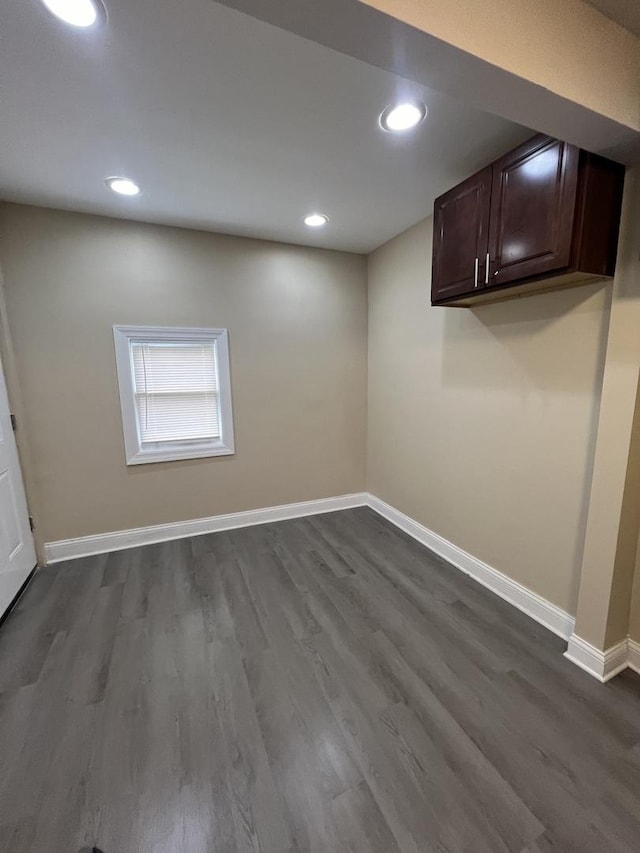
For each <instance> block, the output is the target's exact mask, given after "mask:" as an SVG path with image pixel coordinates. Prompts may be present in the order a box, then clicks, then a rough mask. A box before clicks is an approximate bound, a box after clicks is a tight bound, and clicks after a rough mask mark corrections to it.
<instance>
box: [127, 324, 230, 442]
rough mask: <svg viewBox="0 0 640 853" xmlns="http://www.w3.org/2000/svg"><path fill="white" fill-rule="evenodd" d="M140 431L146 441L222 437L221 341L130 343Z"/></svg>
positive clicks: (187, 440) (200, 440) (202, 439)
mask: <svg viewBox="0 0 640 853" xmlns="http://www.w3.org/2000/svg"><path fill="white" fill-rule="evenodd" d="M130 347H131V366H132V372H133V384H134V396H135V409H136V418H137V422H138V434H139V437H140V443H141V444H142V445H143V446H144V445H149V444H158V443H161V442H176V441H180V442H189V441H193V442H202V441H211V440H215V439H219V438H220V436H221V413H220V389H219V382H218V364H217V353H216V342H215V341H213V340H209V341H166V342H162V341H160V342H153V341H134V340H132V341H131V342H130Z"/></svg>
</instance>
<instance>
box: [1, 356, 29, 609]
mask: <svg viewBox="0 0 640 853" xmlns="http://www.w3.org/2000/svg"><path fill="white" fill-rule="evenodd" d="M35 564H36V549H35V546H34V544H33V536H32V534H31V526H30V524H29V512H28V510H27V499H26V497H25V494H24V485H23V483H22V472H21V471H20V461H19V459H18V448H17V447H16V440H15V438H14V435H13V428H12V425H11V413H10V410H9V398H8V397H7V386H6V384H5V381H4V373H3V371H2V365H1V364H0V616H1V615H2V614H3V613H4V612H5V610H6V609H7V607H8V606H9V605H10V604H11V602H12V601H13V599H14V598H15V595H16V593H17V592H18V590H19V589H20V587H21V586H22V584H23V583H24V582H25V580H26V579H27V577H28V576H29V572H30V571H31V569H33V567H34V566H35Z"/></svg>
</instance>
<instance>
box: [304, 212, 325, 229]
mask: <svg viewBox="0 0 640 853" xmlns="http://www.w3.org/2000/svg"><path fill="white" fill-rule="evenodd" d="M328 221H329V217H328V216H325V215H324V213H310V214H309V215H308V216H305V218H304V224H305V225H308V226H309V228H322V226H323V225H326V224H327V222H328Z"/></svg>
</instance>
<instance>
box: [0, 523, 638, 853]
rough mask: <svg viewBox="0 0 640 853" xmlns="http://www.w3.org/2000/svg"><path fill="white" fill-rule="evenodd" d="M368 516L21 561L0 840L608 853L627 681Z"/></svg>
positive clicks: (145, 849) (19, 845)
mask: <svg viewBox="0 0 640 853" xmlns="http://www.w3.org/2000/svg"><path fill="white" fill-rule="evenodd" d="M563 648H564V644H563V643H562V642H561V641H560V640H558V639H557V638H556V637H554V636H552V635H551V634H549V633H548V632H546V631H545V630H544V629H543V628H541V627H539V626H538V625H537V624H536V623H534V622H532V621H530V620H529V619H528V618H527V617H525V616H524V615H522V614H520V613H519V612H518V611H516V610H514V609H513V608H512V607H511V606H509V605H508V604H505V603H504V602H502V601H501V600H500V599H498V598H496V597H495V596H494V595H492V594H491V593H489V592H487V591H486V590H484V589H482V587H480V586H478V585H477V584H476V583H475V582H474V581H472V580H470V579H468V578H466V577H465V576H464V575H463V574H461V573H460V572H458V571H457V570H455V569H453V568H451V567H449V566H447V565H446V564H445V563H444V562H443V561H441V560H440V559H439V558H437V557H435V556H434V555H432V554H431V553H430V552H428V551H426V550H425V549H423V548H422V547H421V546H420V545H418V544H417V543H415V542H414V541H412V540H411V539H409V538H408V537H406V536H405V535H404V534H402V533H400V532H398V531H397V530H396V529H395V528H393V527H392V526H391V525H389V524H387V523H386V522H385V521H383V520H382V519H380V518H379V517H378V516H377V515H375V514H374V513H373V512H372V511H370V510H368V509H358V510H351V511H347V512H342V513H333V514H328V515H324V516H316V517H313V518H307V519H301V520H296V521H288V522H282V523H280V524H270V525H264V526H261V527H254V528H247V529H244V530H237V531H229V532H225V533H218V534H214V535H211V536H201V537H197V538H193V539H190V540H182V541H179V542H169V543H165V544H160V545H151V546H148V547H145V548H137V549H132V550H129V551H120V552H117V553H113V554H110V555H104V556H98V557H91V558H87V559H83V560H77V561H72V562H69V563H66V564H62V565H59V566H57V567H54V568H51V569H48V570H46V571H42V572H40V573H38V574H37V575H36V578H35V580H34V582H33V583H32V584H31V586H30V587H29V588H28V590H27V592H26V594H25V596H24V597H23V598H22V599H21V601H20V602H19V605H18V607H17V608H16V610H15V611H14V612H13V613H12V614H11V615H10V617H9V618H8V620H7V621H6V623H5V625H4V626H3V627H2V629H1V630H0V757H1V771H0V774H1V775H0V850H2V851H3V853H76V851H78V850H79V849H80V848H82V847H84V846H87V845H88V846H91V845H96V846H97V847H99V848H100V849H101V850H103V851H104V853H178V851H179V853H213V851H215V853H232V852H233V853H235V851H242V853H244V851H256V853H257V851H260V853H293V851H296V853H302V851H332V852H333V851H336V853H337V852H338V851H340V853H342V851H352V853H369V851H371V853H426V851H437V853H445V851H448V853H461V851H469V853H501V851H513V853H552V851H553V853H574V851H575V853H629V851H639V850H640V678H638V676H635V675H633V674H631V673H629V674H624V675H622V676H620V677H619V678H617V679H615V680H614V681H613V682H611V683H610V684H609V685H607V686H604V687H603V686H602V685H599V684H597V683H596V682H595V681H593V680H592V679H591V678H590V677H589V676H587V675H585V674H584V673H582V672H581V671H580V670H578V669H577V668H576V667H574V666H573V665H572V664H570V663H568V662H567V661H566V660H564V658H563V657H562V651H563Z"/></svg>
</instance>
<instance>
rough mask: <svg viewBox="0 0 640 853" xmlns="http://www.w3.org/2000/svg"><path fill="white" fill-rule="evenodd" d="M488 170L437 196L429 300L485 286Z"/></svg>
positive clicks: (489, 181) (489, 187) (489, 178)
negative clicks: (430, 296)
mask: <svg viewBox="0 0 640 853" xmlns="http://www.w3.org/2000/svg"><path fill="white" fill-rule="evenodd" d="M490 199H491V168H488V169H484V170H483V171H482V172H479V173H478V174H476V175H473V177H471V178H469V179H468V180H466V181H464V182H463V183H461V184H459V185H458V186H457V187H455V188H454V189H452V190H450V191H449V192H448V193H445V194H444V195H443V196H440V198H439V199H438V201H437V203H436V207H435V214H434V238H433V275H432V299H433V300H434V301H437V300H441V299H449V298H450V297H452V296H459V295H461V294H466V293H471V292H473V291H474V290H475V289H478V288H480V287H484V282H485V259H486V254H487V251H488V239H489V207H490Z"/></svg>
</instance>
